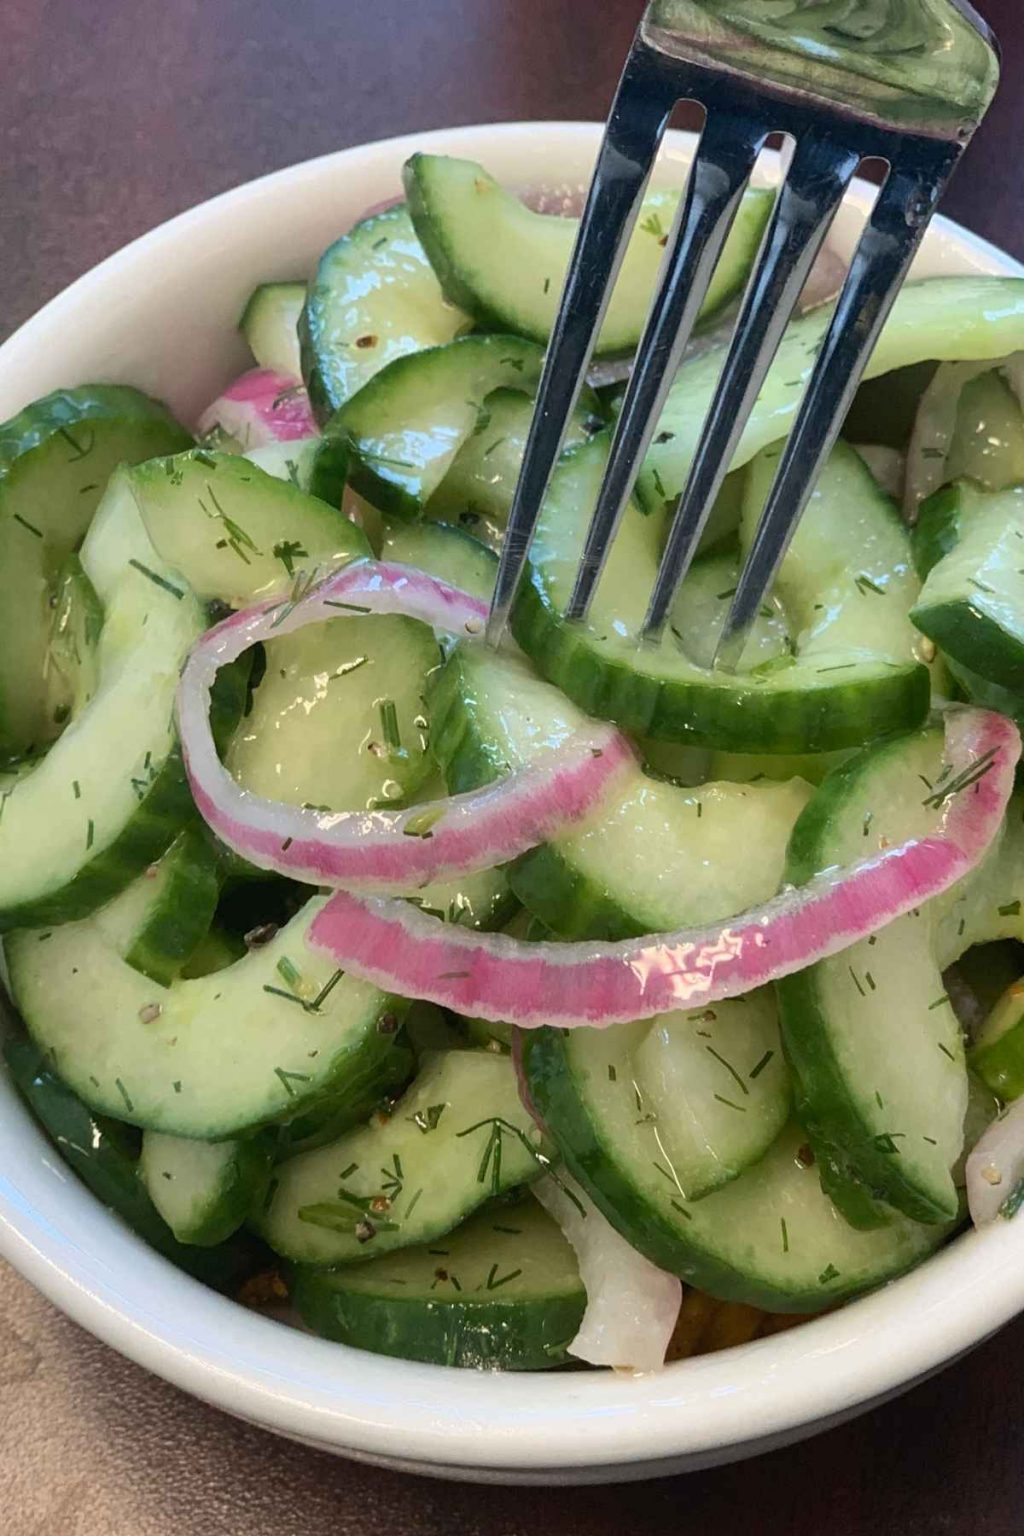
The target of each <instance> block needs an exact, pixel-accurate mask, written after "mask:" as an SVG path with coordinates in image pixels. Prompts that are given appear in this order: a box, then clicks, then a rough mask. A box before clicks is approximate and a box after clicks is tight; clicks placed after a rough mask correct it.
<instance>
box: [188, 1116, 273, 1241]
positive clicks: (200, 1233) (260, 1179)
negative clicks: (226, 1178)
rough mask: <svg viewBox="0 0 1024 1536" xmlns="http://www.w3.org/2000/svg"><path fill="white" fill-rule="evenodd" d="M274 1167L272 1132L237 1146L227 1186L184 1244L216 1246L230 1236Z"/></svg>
mask: <svg viewBox="0 0 1024 1536" xmlns="http://www.w3.org/2000/svg"><path fill="white" fill-rule="evenodd" d="M273 1167H274V1143H273V1139H272V1136H271V1135H270V1134H269V1133H267V1132H264V1133H263V1134H262V1135H259V1136H254V1137H252V1139H251V1140H249V1141H245V1142H243V1143H242V1144H241V1146H240V1147H238V1149H237V1151H236V1154H235V1166H234V1170H233V1176H232V1182H231V1187H230V1188H229V1189H227V1190H222V1191H221V1195H220V1199H219V1200H218V1202H217V1210H216V1212H215V1214H213V1215H211V1216H208V1217H207V1219H206V1221H205V1222H204V1223H203V1224H202V1225H201V1226H199V1227H197V1228H196V1229H195V1230H194V1231H193V1232H192V1234H191V1236H190V1237H189V1240H188V1244H187V1246H188V1247H189V1248H190V1249H191V1248H199V1249H204V1248H205V1249H211V1248H217V1247H218V1246H219V1245H220V1244H221V1243H226V1242H228V1241H229V1239H230V1238H232V1237H233V1236H234V1235H235V1233H236V1232H237V1231H238V1230H239V1228H240V1227H242V1226H244V1224H245V1223H246V1222H247V1221H248V1220H249V1218H250V1216H251V1215H252V1214H253V1212H254V1211H257V1210H259V1208H260V1206H261V1205H262V1204H263V1201H264V1200H265V1199H266V1197H267V1190H268V1189H269V1187H270V1179H271V1174H272V1172H273Z"/></svg>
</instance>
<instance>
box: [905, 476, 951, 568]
mask: <svg viewBox="0 0 1024 1536" xmlns="http://www.w3.org/2000/svg"><path fill="white" fill-rule="evenodd" d="M959 542H960V493H959V491H958V489H957V487H956V486H955V485H944V486H943V487H942V489H941V490H939V491H936V492H935V494H934V495H933V496H929V497H928V499H927V501H923V502H922V503H921V506H920V508H919V509H918V514H917V523H916V524H915V526H914V532H913V536H912V540H911V549H912V553H913V556H914V569H915V570H916V572H917V574H918V575H919V576H920V578H921V580H922V581H925V580H926V579H927V577H928V576H929V574H930V573H931V571H932V570H933V568H934V567H935V566H936V565H938V563H939V561H940V560H942V559H944V558H945V557H946V555H948V554H949V553H950V552H951V551H952V550H954V549H955V548H956V546H957V545H958V544H959Z"/></svg>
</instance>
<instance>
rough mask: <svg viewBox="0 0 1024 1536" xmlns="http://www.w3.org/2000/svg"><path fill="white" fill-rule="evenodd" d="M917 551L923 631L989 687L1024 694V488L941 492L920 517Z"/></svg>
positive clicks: (968, 486)
mask: <svg viewBox="0 0 1024 1536" xmlns="http://www.w3.org/2000/svg"><path fill="white" fill-rule="evenodd" d="M915 547H916V552H917V559H918V562H919V565H921V566H922V567H924V568H926V569H927V576H926V580H925V584H924V587H923V589H922V591H921V595H920V597H919V598H918V600H917V603H916V604H915V606H914V608H913V610H912V613H911V618H912V619H913V621H914V623H915V624H916V625H917V627H918V629H920V630H921V631H923V633H924V634H926V635H927V636H928V637H929V638H930V639H932V640H934V641H935V643H936V645H938V646H941V648H942V650H943V651H944V652H946V653H947V654H948V655H949V656H950V657H951V658H952V659H953V661H954V662H956V663H958V664H959V665H960V666H963V667H967V668H968V669H969V670H970V671H971V672H975V673H977V674H978V675H979V676H980V677H983V678H984V679H985V680H986V681H987V682H989V683H994V684H996V685H998V686H999V687H1002V688H1010V689H1012V690H1014V691H1016V692H1017V693H1020V692H1021V691H1024V574H1022V564H1021V554H1020V552H1021V551H1024V487H1021V486H1013V487H1011V488H1010V489H1009V490H1004V491H983V490H982V489H981V488H980V486H977V485H974V484H972V482H971V481H969V480H964V481H960V482H959V483H958V484H956V485H952V486H949V487H947V489H946V490H943V491H939V492H938V493H937V495H936V496H934V497H932V498H931V499H930V500H929V501H927V502H926V503H925V504H924V506H923V507H922V509H921V520H920V523H919V526H918V530H917V532H916V533H915Z"/></svg>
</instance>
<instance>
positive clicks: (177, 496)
mask: <svg viewBox="0 0 1024 1536" xmlns="http://www.w3.org/2000/svg"><path fill="white" fill-rule="evenodd" d="M129 483H130V487H131V492H132V495H133V496H134V497H135V499H136V501H137V503H138V507H139V511H140V512H141V514H142V520H143V522H144V524H145V526H146V531H147V533H148V534H149V536H150V538H151V539H152V541H153V543H154V545H155V546H156V548H157V549H158V550H159V552H160V556H161V558H162V559H163V560H164V561H165V562H166V563H167V564H168V565H170V566H173V567H174V569H175V570H178V571H180V572H181V574H182V575H183V576H184V578H185V580H186V581H187V582H188V584H189V586H190V587H191V588H192V590H193V592H195V594H196V596H197V597H201V598H203V599H204V600H205V601H207V602H209V601H210V600H211V599H217V600H218V601H220V602H223V603H228V604H230V605H231V607H233V608H241V607H244V606H245V605H246V604H247V603H252V602H258V601H259V600H260V598H263V597H268V596H270V595H271V594H273V593H276V592H279V591H280V590H281V589H282V587H285V586H287V585H290V584H291V583H292V581H293V580H294V579H295V578H296V576H298V575H299V574H300V573H303V572H308V571H309V569H310V567H311V566H316V567H318V568H321V569H326V568H327V567H329V566H335V565H343V564H344V563H345V562H346V561H348V560H354V559H358V558H359V557H360V556H364V555H368V554H369V553H370V548H369V545H368V544H367V542H366V540H365V538H364V537H363V535H362V533H361V532H360V531H359V529H358V528H357V527H356V526H355V524H354V523H352V522H351V521H350V520H349V519H348V518H347V517H343V516H342V514H341V513H340V512H339V511H337V510H336V509H335V508H334V507H329V506H328V505H327V504H326V503H325V502H322V501H318V500H317V499H316V498H315V497H313V496H308V495H306V494H305V493H304V492H302V491H300V490H298V489H297V487H296V486H294V485H291V484H289V483H286V482H284V481H282V480H280V479H276V478H275V477H274V476H273V475H269V474H266V473H265V472H264V471H263V470H261V469H260V468H259V467H258V466H257V465H255V464H253V463H251V462H250V460H248V459H243V458H239V457H237V456H235V455H232V454H224V453H210V452H208V451H207V450H206V449H203V448H197V449H196V450H195V451H194V452H193V453H183V454H178V455H177V456H176V457H175V458H171V459H154V460H153V461H152V462H151V463H149V464H144V465H141V466H140V467H139V468H138V469H136V470H133V471H132V473H131V475H130V477H129Z"/></svg>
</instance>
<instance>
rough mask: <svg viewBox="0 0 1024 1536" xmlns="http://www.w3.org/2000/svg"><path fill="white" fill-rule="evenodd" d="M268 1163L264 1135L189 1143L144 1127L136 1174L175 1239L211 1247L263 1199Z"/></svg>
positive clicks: (266, 1182)
mask: <svg viewBox="0 0 1024 1536" xmlns="http://www.w3.org/2000/svg"><path fill="white" fill-rule="evenodd" d="M271 1163H272V1150H271V1144H270V1142H269V1141H267V1140H266V1139H259V1138H257V1139H254V1140H252V1141H190V1140H187V1139H186V1138H185V1137H183V1136H167V1135H165V1134H164V1133H163V1132H162V1131H146V1132H145V1133H144V1134H143V1137H142V1153H141V1156H140V1157H139V1177H140V1178H141V1180H142V1182H143V1184H144V1185H145V1186H146V1189H147V1191H148V1193H149V1198H150V1199H151V1200H152V1202H153V1204H154V1205H155V1206H156V1208H157V1210H158V1211H159V1212H160V1215H161V1216H162V1217H163V1219H164V1221H166V1223H167V1225H168V1226H169V1227H170V1229H171V1231H172V1232H173V1233H174V1235H175V1237H176V1238H177V1239H178V1242H179V1243H192V1244H194V1245H195V1246H196V1247H200V1248H212V1247H214V1246H215V1245H216V1244H217V1243H222V1242H224V1241H225V1240H226V1239H227V1238H229V1237H230V1236H231V1234H232V1233H233V1232H237V1231H238V1229H239V1227H240V1226H241V1225H242V1223H243V1222H244V1221H245V1220H246V1219H247V1218H248V1216H249V1213H250V1211H252V1210H253V1209H254V1208H255V1207H256V1206H257V1205H258V1204H259V1202H260V1201H261V1200H262V1199H263V1198H264V1196H265V1195H266V1191H267V1185H268V1184H269V1182H270V1169H271Z"/></svg>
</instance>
